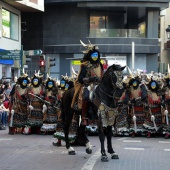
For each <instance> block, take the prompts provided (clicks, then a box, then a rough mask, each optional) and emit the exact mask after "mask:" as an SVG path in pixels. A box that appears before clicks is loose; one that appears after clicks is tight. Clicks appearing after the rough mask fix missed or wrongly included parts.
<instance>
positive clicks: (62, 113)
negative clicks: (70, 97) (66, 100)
mask: <svg viewBox="0 0 170 170" xmlns="http://www.w3.org/2000/svg"><path fill="white" fill-rule="evenodd" d="M63 97H64V96H63ZM63 97H62V98H61V105H60V109H61V118H62V121H63V122H64V120H65V114H64V104H63Z"/></svg>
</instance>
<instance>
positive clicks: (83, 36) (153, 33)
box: [22, 0, 166, 75]
mask: <svg viewBox="0 0 170 170" xmlns="http://www.w3.org/2000/svg"><path fill="white" fill-rule="evenodd" d="M45 2H51V3H52V5H49V4H50V3H49V4H48V5H46V6H45V12H44V13H43V14H40V15H35V14H31V15H29V16H28V15H27V14H24V13H23V14H22V18H24V20H25V21H27V22H28V21H29V20H30V22H31V19H33V21H32V23H30V27H32V24H33V28H34V30H32V31H29V30H28V31H27V34H26V36H24V38H23V42H24V46H25V48H26V49H30V48H31V49H32V48H34V49H36V48H41V49H42V50H43V52H44V53H45V54H47V55H49V54H50V55H51V54H53V56H55V55H56V57H60V60H59V61H60V64H61V65H60V74H61V75H63V74H64V73H68V70H71V65H70V61H69V60H66V58H72V57H73V56H74V54H77V55H78V54H80V55H81V54H82V51H83V50H85V49H84V48H83V47H82V45H81V44H80V41H79V40H82V41H83V42H84V43H88V40H90V42H91V43H92V44H96V45H98V46H99V50H100V52H101V54H102V56H103V57H104V56H106V55H108V54H115V55H117V54H121V55H126V56H127V64H128V65H129V66H131V52H132V42H135V52H136V57H137V58H136V60H135V62H136V63H135V65H136V67H135V69H137V67H138V68H139V69H144V70H147V71H148V72H150V71H158V53H159V52H160V47H159V42H158V21H159V10H158V9H157V10H155V9H154V10H151V9H150V10H146V8H145V10H146V15H145V16H144V17H145V18H146V22H147V23H146V25H147V37H146V38H140V37H138V38H132V37H123V38H122V37H109V38H103V37H100V38H96V37H89V27H90V22H89V18H90V10H92V9H91V8H88V7H85V5H84V7H77V4H76V2H74V3H70V4H69V3H66V4H65V5H64V3H62V4H55V2H58V1H48V0H45ZM72 2H73V1H72ZM152 2H153V1H152ZM156 2H158V1H156ZM164 2H165V1H164ZM82 3H83V2H82ZM96 3H97V2H96ZM146 5H147V3H146V4H145V6H146ZM154 5H155V4H154ZM162 6H163V5H162ZM164 7H166V5H164ZM99 9H100V7H99ZM103 9H104V8H103ZM133 9H134V10H135V11H137V10H138V7H136V8H130V10H133ZM100 11H102V8H101V9H100ZM137 12H139V11H137ZM128 19H130V18H128ZM35 21H38V22H39V23H38V24H37V25H35V23H36V22H35ZM41 21H42V24H41ZM132 21H133V22H136V20H132ZM132 21H131V22H129V26H133V28H136V26H135V25H134V23H132ZM121 27H122V26H121ZM41 28H42V29H41ZM41 33H42V37H41ZM33 34H36V35H37V36H34V37H33ZM33 40H34V41H33ZM35 47H36V48H35ZM140 61H142V62H140ZM153 63H154V64H153ZM63 65H64V67H62V66H63ZM53 69H54V68H53ZM70 74H71V72H70Z"/></svg>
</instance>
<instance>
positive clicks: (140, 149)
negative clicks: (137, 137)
mask: <svg viewBox="0 0 170 170" xmlns="http://www.w3.org/2000/svg"><path fill="white" fill-rule="evenodd" d="M125 149H129V150H139V151H143V150H144V148H125Z"/></svg>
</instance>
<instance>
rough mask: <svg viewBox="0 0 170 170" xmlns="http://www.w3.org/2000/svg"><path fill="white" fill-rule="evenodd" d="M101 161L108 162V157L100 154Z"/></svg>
mask: <svg viewBox="0 0 170 170" xmlns="http://www.w3.org/2000/svg"><path fill="white" fill-rule="evenodd" d="M101 161H102V162H108V161H109V159H108V157H107V156H102V158H101Z"/></svg>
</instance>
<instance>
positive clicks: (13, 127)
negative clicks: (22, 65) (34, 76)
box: [9, 73, 30, 134]
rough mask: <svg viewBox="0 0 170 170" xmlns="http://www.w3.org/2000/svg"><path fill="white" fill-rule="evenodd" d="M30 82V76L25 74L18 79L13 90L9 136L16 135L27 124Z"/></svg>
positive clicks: (11, 94)
mask: <svg viewBox="0 0 170 170" xmlns="http://www.w3.org/2000/svg"><path fill="white" fill-rule="evenodd" d="M29 84H30V80H29V78H28V75H27V74H25V73H24V75H23V76H20V77H19V78H18V79H17V82H16V84H15V85H14V86H13V89H12V90H11V93H10V96H11V101H10V114H9V134H14V133H15V132H16V131H17V129H18V128H22V131H21V133H23V131H24V127H25V125H26V124H27V106H28V100H27V99H28V86H29Z"/></svg>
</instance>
